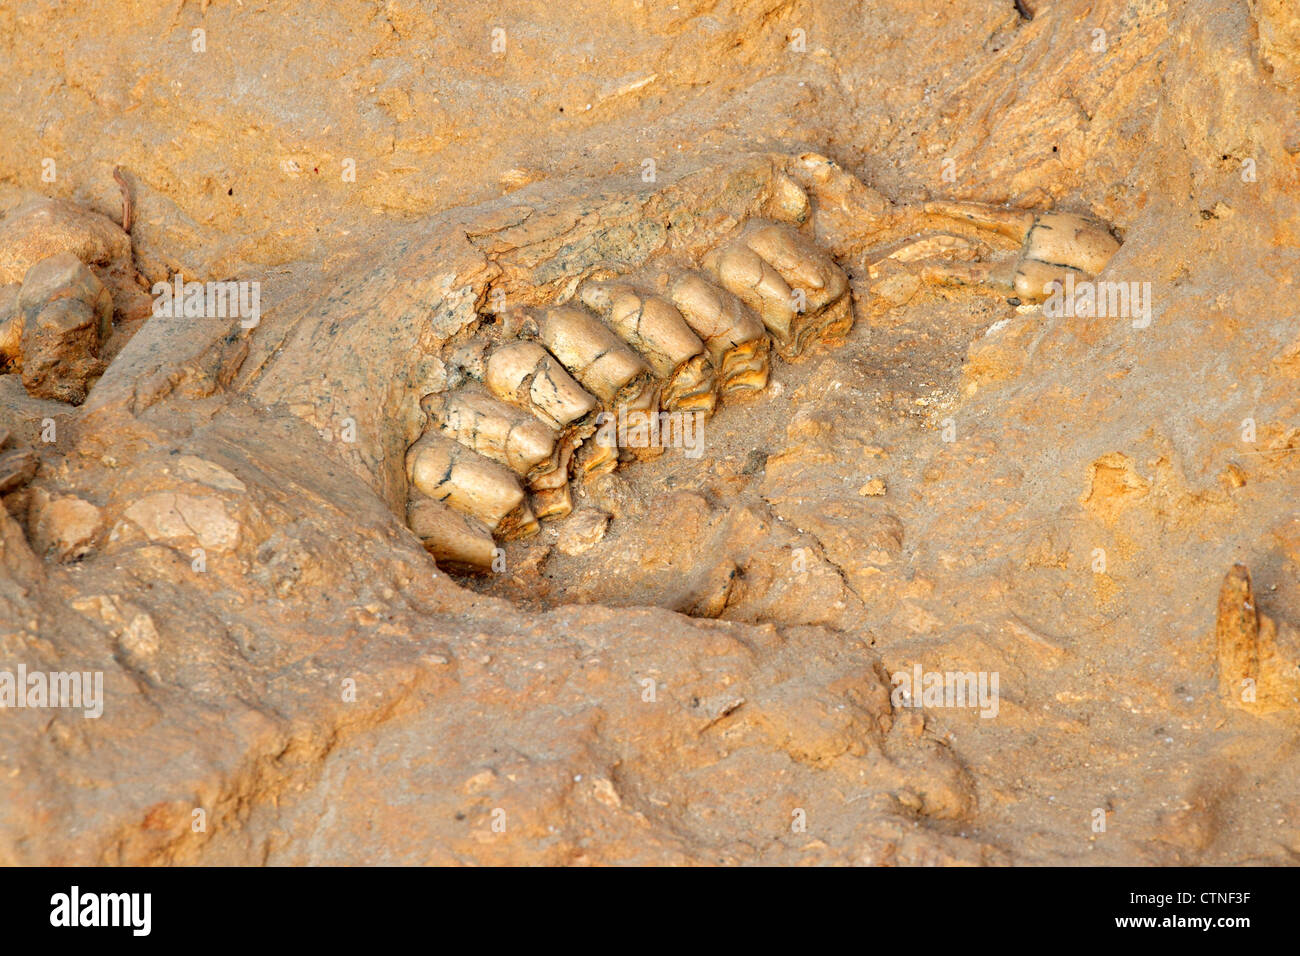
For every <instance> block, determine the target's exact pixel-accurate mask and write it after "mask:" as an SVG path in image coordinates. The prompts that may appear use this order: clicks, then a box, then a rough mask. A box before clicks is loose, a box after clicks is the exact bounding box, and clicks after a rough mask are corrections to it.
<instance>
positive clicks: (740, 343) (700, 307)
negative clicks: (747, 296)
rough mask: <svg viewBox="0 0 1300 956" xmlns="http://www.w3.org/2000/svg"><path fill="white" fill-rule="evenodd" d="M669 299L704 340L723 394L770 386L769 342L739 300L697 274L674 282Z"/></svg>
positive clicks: (754, 317) (756, 321)
mask: <svg viewBox="0 0 1300 956" xmlns="http://www.w3.org/2000/svg"><path fill="white" fill-rule="evenodd" d="M668 296H669V298H670V299H671V300H672V302H673V304H674V305H675V306H677V308H678V310H679V311H680V312H681V314H682V317H683V318H684V319H685V320H686V324H687V325H689V326H690V327H691V328H692V329H693V330H694V331H695V333H696V334H697V335H698V336H699V337H700V338H701V339H702V340H703V342H704V347H705V348H706V349H707V350H708V353H709V357H710V358H711V360H712V362H713V365H714V367H715V368H716V369H717V374H718V376H719V377H720V379H721V382H722V391H723V394H732V393H734V392H743V391H749V390H760V389H763V388H766V387H767V376H768V361H769V360H768V348H769V346H770V340H769V339H768V337H767V334H766V333H765V332H764V330H763V323H762V322H760V321H759V319H758V317H757V316H755V315H754V314H753V313H752V312H750V311H749V309H748V308H746V307H745V305H744V303H742V302H741V301H740V299H738V298H737V297H736V296H735V295H733V294H732V293H730V292H728V291H727V290H726V289H720V288H718V287H717V286H715V285H713V283H711V282H709V281H708V280H706V279H705V278H703V277H702V276H700V275H697V274H695V273H686V274H685V275H682V276H681V277H679V278H678V279H677V280H676V281H675V282H673V283H672V285H671V287H670V288H669V292H668Z"/></svg>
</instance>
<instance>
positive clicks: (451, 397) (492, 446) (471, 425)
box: [421, 385, 559, 478]
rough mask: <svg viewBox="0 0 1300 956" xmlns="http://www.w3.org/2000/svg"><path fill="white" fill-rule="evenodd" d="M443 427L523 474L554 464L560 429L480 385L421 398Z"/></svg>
mask: <svg viewBox="0 0 1300 956" xmlns="http://www.w3.org/2000/svg"><path fill="white" fill-rule="evenodd" d="M421 405H422V406H423V408H424V410H425V412H426V413H428V415H429V416H430V418H431V420H432V421H433V422H434V423H435V424H436V425H437V427H438V429H439V430H440V431H441V432H442V433H443V434H445V435H447V437H449V438H454V439H455V440H456V441H458V442H460V443H461V444H462V445H465V446H466V447H467V448H471V449H473V450H474V451H476V452H478V453H479V454H480V455H483V456H484V457H485V458H489V459H491V460H492V461H495V462H497V463H499V464H502V465H505V466H506V467H507V468H509V469H510V470H511V471H513V472H514V473H515V474H516V475H519V476H520V477H523V478H531V477H534V476H535V475H536V474H538V473H545V472H548V471H550V470H552V469H553V468H554V459H555V453H556V447H555V443H556V439H557V438H558V437H559V434H558V432H556V431H555V430H554V429H552V428H551V427H550V426H548V425H546V424H545V423H543V422H542V421H540V420H538V419H537V418H535V417H533V416H532V415H530V414H529V413H528V412H526V411H524V410H523V409H521V408H516V407H515V406H513V405H509V404H507V403H505V402H503V401H500V400H499V399H496V398H493V397H492V396H491V395H489V394H488V393H487V392H486V391H484V390H483V389H482V387H480V386H476V385H471V386H467V387H464V388H458V389H456V390H454V391H451V392H442V393H435V394H433V395H430V396H428V397H427V398H425V399H424V401H423V402H421Z"/></svg>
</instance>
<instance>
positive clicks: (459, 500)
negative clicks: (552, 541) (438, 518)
mask: <svg viewBox="0 0 1300 956" xmlns="http://www.w3.org/2000/svg"><path fill="white" fill-rule="evenodd" d="M406 473H407V479H408V480H409V481H410V483H411V484H412V485H413V486H414V487H415V488H416V489H417V490H418V491H420V492H421V493H423V494H425V495H427V496H428V497H430V498H432V499H433V500H434V501H439V502H444V503H445V504H447V505H448V506H449V507H450V508H452V509H454V510H455V511H458V512H460V513H461V514H463V515H466V516H468V517H470V518H474V519H475V520H477V521H480V522H482V523H483V525H484V526H485V527H486V528H487V529H488V531H490V532H491V533H492V534H494V535H496V536H497V537H498V538H504V539H510V538H523V537H527V536H528V535H530V534H536V533H537V530H538V527H537V519H536V517H535V516H534V515H533V512H532V509H531V508H529V506H528V500H527V497H526V496H525V494H524V489H523V487H522V486H521V485H520V484H519V479H518V478H516V477H515V476H514V475H513V474H511V472H510V471H509V469H507V468H506V467H505V466H503V465H499V464H497V463H496V462H494V461H491V460H489V459H487V458H484V457H483V456H482V455H480V454H479V453H478V452H476V451H474V450H472V449H470V448H466V447H465V446H464V445H462V444H460V443H459V442H457V441H455V440H454V439H451V438H448V437H447V436H446V435H442V434H439V433H437V432H426V433H425V434H424V435H422V436H421V437H420V439H419V440H418V441H417V442H416V443H415V444H414V445H412V446H411V448H410V450H408V451H407V453H406Z"/></svg>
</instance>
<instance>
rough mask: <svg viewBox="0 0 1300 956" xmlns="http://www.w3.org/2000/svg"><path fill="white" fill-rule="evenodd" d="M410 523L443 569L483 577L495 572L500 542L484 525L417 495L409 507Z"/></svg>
mask: <svg viewBox="0 0 1300 956" xmlns="http://www.w3.org/2000/svg"><path fill="white" fill-rule="evenodd" d="M406 523H407V525H409V526H410V528H411V530H412V531H414V532H415V535H416V537H418V538H419V539H420V540H421V541H422V542H423V544H424V547H425V550H426V551H428V552H429V553H430V554H431V555H433V559H434V560H435V561H437V562H438V566H439V567H441V568H444V569H446V570H451V571H461V572H472V573H480V574H481V573H484V572H487V571H490V570H491V569H492V561H493V559H494V558H495V557H496V542H495V541H493V540H492V535H491V533H490V532H489V531H488V530H487V528H486V527H485V526H484V525H483V524H482V523H481V522H479V521H476V520H475V519H473V518H469V517H466V516H465V515H463V514H460V513H459V512H456V511H453V510H452V509H451V508H449V507H447V506H446V505H445V504H443V503H442V502H441V501H434V500H433V499H432V498H429V497H427V496H425V495H423V494H419V493H416V494H413V495H411V499H410V501H409V502H408V503H407V506H406Z"/></svg>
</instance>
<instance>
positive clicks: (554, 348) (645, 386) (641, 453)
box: [538, 305, 663, 476]
mask: <svg viewBox="0 0 1300 956" xmlns="http://www.w3.org/2000/svg"><path fill="white" fill-rule="evenodd" d="M538 336H539V338H540V339H541V341H542V344H544V345H545V346H546V347H547V348H548V349H550V351H551V353H552V354H553V355H555V357H556V358H557V359H559V360H560V362H561V363H562V364H563V365H564V366H565V367H566V368H569V369H570V370H572V372H573V374H574V375H575V376H576V377H577V379H578V381H580V382H582V384H583V385H584V386H585V387H586V388H589V389H591V391H592V393H593V394H595V396H596V397H597V398H599V399H600V400H601V402H602V403H603V404H604V406H605V409H606V410H607V412H608V413H609V414H615V415H616V414H617V413H618V411H619V409H620V408H622V409H624V410H625V413H626V414H627V415H629V416H631V415H634V414H635V413H637V412H644V413H646V414H649V415H654V414H656V413H657V412H658V411H659V383H658V382H656V381H655V378H654V375H653V373H652V371H651V369H650V366H649V365H647V364H646V363H645V362H644V361H643V360H642V359H641V357H640V356H638V355H637V354H636V353H635V352H633V351H632V350H631V349H630V348H628V346H627V345H625V344H624V343H623V341H622V340H621V339H620V338H619V337H618V336H617V335H615V334H614V333H613V332H612V331H611V330H610V329H608V328H606V327H605V325H604V323H602V322H601V321H600V320H599V319H598V318H596V317H595V316H594V315H592V314H591V313H590V312H588V311H586V310H585V309H580V308H576V307H574V306H564V305H561V306H556V307H554V308H551V309H547V310H546V312H545V314H544V315H543V316H542V319H541V321H540V323H539V328H538ZM633 454H634V455H635V457H637V458H642V459H648V458H657V457H658V456H659V455H661V454H663V449H662V448H660V447H653V448H638V449H634V450H633ZM606 455H611V456H613V458H614V459H615V464H616V463H617V457H618V449H617V448H614V449H611V448H608V447H606V446H604V445H602V444H601V443H600V442H598V441H597V442H592V443H590V444H589V449H588V450H587V452H586V453H585V454H584V456H583V457H582V459H581V461H582V465H583V468H584V471H585V472H586V474H587V475H588V476H591V475H593V474H598V473H602V472H603V471H607V470H612V468H613V467H614V466H615V464H610V463H609V462H608V461H607V460H606Z"/></svg>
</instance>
